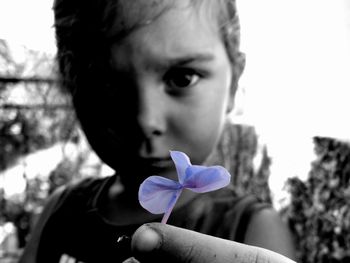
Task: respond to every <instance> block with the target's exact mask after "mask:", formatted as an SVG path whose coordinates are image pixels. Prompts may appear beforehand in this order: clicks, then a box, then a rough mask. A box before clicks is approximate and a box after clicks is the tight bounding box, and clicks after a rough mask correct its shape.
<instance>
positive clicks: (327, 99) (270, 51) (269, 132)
mask: <svg viewBox="0 0 350 263" xmlns="http://www.w3.org/2000/svg"><path fill="white" fill-rule="evenodd" d="M238 1H239V2H238V7H239V10H240V16H241V22H242V44H243V50H244V51H245V52H246V54H247V67H246V71H245V73H244V76H243V78H242V79H241V83H240V84H241V88H244V90H245V92H244V94H245V96H244V99H243V100H242V101H243V102H242V101H240V102H238V104H240V105H242V106H244V115H243V118H241V119H243V121H245V122H248V123H253V124H255V125H256V126H257V127H258V131H259V132H260V133H261V136H262V139H263V140H264V141H265V142H266V143H267V144H268V149H269V151H270V154H271V155H272V157H273V167H272V176H271V187H272V188H273V189H275V190H274V191H275V192H276V196H277V199H278V198H280V197H279V196H282V194H281V193H280V190H281V189H282V185H283V182H284V181H285V179H286V178H287V177H290V176H294V175H299V176H302V177H305V176H306V173H307V171H308V169H309V163H310V160H311V159H312V158H313V155H312V151H313V149H312V145H311V137H312V136H314V135H321V136H331V137H337V138H342V139H346V140H350V122H349V121H348V119H349V117H348V114H349V113H350V100H349V98H350V1H349V0H264V1H261V0H238ZM51 6H52V1H49V0H32V1H28V0H0V38H4V39H8V40H10V41H13V42H15V43H19V44H25V45H26V46H27V47H29V48H32V49H38V50H45V51H48V52H52V53H53V52H55V45H54V37H53V29H52V24H53V18H52V11H51ZM240 98H241V99H242V97H240Z"/></svg>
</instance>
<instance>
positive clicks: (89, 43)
mask: <svg viewBox="0 0 350 263" xmlns="http://www.w3.org/2000/svg"><path fill="white" fill-rule="evenodd" d="M148 1H150V2H151V1H152V3H151V4H152V5H151V8H154V9H155V11H154V12H152V14H151V15H152V16H153V17H151V19H154V18H155V17H156V16H157V14H158V15H159V14H161V12H162V10H163V11H164V10H165V8H166V7H164V5H163V6H162V4H161V3H162V1H161V0H147V3H148V4H149V2H148ZM175 1H176V0H175ZM205 1H206V0H191V3H197V4H198V3H203V2H205ZM209 1H213V3H214V2H215V3H217V4H218V5H217V7H218V8H216V10H217V12H218V13H217V14H216V15H217V16H218V20H219V26H220V27H219V28H220V31H221V35H222V38H223V41H224V44H225V46H226V50H227V53H228V56H229V58H230V60H231V63H232V64H233V65H235V64H237V65H238V66H239V65H240V64H242V61H238V60H241V59H242V54H241V53H240V52H239V44H240V43H239V42H240V25H239V19H238V15H237V10H236V2H235V0H209ZM124 2H125V3H124ZM124 2H123V4H124V5H125V4H126V5H127V6H126V7H124V8H127V7H129V6H128V5H132V4H133V3H134V4H135V2H134V0H129V1H124ZM164 2H166V1H164ZM118 3H119V4H120V0H114V1H111V0H55V2H54V6H53V10H54V16H55V29H56V41H57V48H58V51H57V60H58V66H59V70H60V74H61V77H62V82H63V88H64V89H65V90H66V91H68V92H69V93H71V94H72V95H73V100H74V97H76V96H77V95H78V93H81V91H79V89H78V87H84V92H85V91H87V90H88V89H89V88H88V87H89V86H90V87H92V86H93V85H99V86H101V84H100V82H101V79H103V74H106V72H107V71H108V67H107V65H106V63H107V62H108V54H107V52H108V43H109V41H110V39H107V38H106V36H107V35H108V34H107V32H108V30H110V29H111V27H113V26H114V27H115V22H114V21H115V19H116V18H118V17H119V16H120V15H121V14H122V10H120V8H121V7H120V5H118ZM137 3H138V4H139V3H140V2H139V1H137ZM121 6H122V5H121ZM137 15H138V14H136V15H135V16H137ZM137 19H138V20H137V22H135V23H134V24H132V25H129V26H125V25H124V24H123V19H122V18H120V19H119V20H120V27H119V28H118V29H117V31H118V30H119V31H118V32H117V33H118V34H117V38H118V37H123V36H124V35H126V34H127V33H128V32H129V31H131V30H132V29H133V28H134V27H137V26H142V24H145V23H149V21H150V19H149V17H138V18H137ZM237 71H239V72H237V77H238V75H239V74H240V71H241V69H238V70H237ZM98 80H99V81H98ZM90 92H93V91H92V90H90ZM80 95H81V94H80Z"/></svg>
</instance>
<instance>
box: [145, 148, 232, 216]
mask: <svg viewBox="0 0 350 263" xmlns="http://www.w3.org/2000/svg"><path fill="white" fill-rule="evenodd" d="M170 156H171V158H172V159H173V161H174V163H175V167H176V171H177V175H178V178H179V181H178V182H177V181H174V180H171V179H167V178H164V177H161V176H150V177H148V178H146V179H145V180H144V181H143V183H142V184H141V185H140V189H139V201H140V204H141V206H142V207H143V208H145V209H146V210H148V211H149V212H151V213H153V214H163V213H164V217H163V219H162V223H166V221H167V220H168V218H169V215H170V213H171V211H172V209H173V208H174V206H175V203H176V201H177V199H178V198H179V196H180V194H181V192H182V190H183V189H184V188H187V189H189V190H191V191H193V192H197V193H205V192H210V191H214V190H217V189H220V188H223V187H225V186H227V185H228V184H229V183H230V177H231V176H230V174H229V172H228V171H227V170H226V169H225V168H224V167H222V166H210V167H206V166H200V165H192V164H191V162H190V159H189V158H188V156H187V155H186V154H185V153H183V152H178V151H170Z"/></svg>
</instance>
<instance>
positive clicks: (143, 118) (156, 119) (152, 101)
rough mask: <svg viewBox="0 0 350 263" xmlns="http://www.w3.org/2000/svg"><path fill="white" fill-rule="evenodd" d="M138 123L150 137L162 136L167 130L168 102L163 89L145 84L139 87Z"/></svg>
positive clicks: (147, 136)
mask: <svg viewBox="0 0 350 263" xmlns="http://www.w3.org/2000/svg"><path fill="white" fill-rule="evenodd" d="M138 94H139V100H138V114H137V121H138V125H139V127H140V129H141V131H142V133H143V134H144V136H145V137H146V138H148V139H151V138H153V137H157V136H161V135H162V134H164V132H165V131H166V105H165V104H166V102H165V100H164V94H163V93H162V91H161V89H160V88H158V87H156V86H154V85H153V86H151V85H143V86H142V87H140V88H139V92H138Z"/></svg>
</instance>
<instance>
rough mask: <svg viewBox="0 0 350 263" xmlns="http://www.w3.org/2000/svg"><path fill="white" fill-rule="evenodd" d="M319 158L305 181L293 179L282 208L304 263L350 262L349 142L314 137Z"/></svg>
mask: <svg viewBox="0 0 350 263" xmlns="http://www.w3.org/2000/svg"><path fill="white" fill-rule="evenodd" d="M314 145H315V153H316V155H317V158H316V160H315V161H314V162H313V163H312V168H311V170H310V172H309V175H308V179H307V180H306V181H305V182H304V181H301V180H300V179H298V178H291V179H290V180H289V181H288V183H287V187H288V189H289V192H290V194H291V203H290V205H289V206H288V207H287V208H285V210H284V211H282V215H283V216H284V217H285V218H286V219H287V220H288V222H289V224H290V227H291V229H292V231H293V232H294V234H295V238H296V244H297V246H298V257H299V259H300V262H303V263H311V262H312V263H315V262H317V263H326V262H327V263H333V262H334V263H335V262H350V209H349V208H350V144H349V143H346V142H342V141H339V140H337V139H333V138H325V137H315V138H314Z"/></svg>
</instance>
